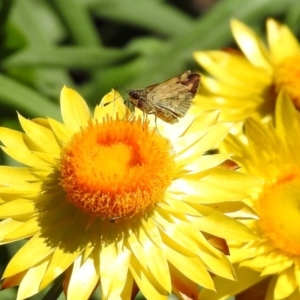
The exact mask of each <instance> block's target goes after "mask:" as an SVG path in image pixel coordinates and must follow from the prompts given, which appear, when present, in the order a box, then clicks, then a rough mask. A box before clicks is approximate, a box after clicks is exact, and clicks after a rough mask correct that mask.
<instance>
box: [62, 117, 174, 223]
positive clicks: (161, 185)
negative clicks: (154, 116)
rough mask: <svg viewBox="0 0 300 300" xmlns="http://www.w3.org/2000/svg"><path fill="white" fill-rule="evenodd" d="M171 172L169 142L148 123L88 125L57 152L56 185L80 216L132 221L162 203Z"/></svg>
mask: <svg viewBox="0 0 300 300" xmlns="http://www.w3.org/2000/svg"><path fill="white" fill-rule="evenodd" d="M173 168H174V156H173V153H172V147H171V145H170V142H169V140H167V139H166V138H164V137H162V136H161V135H160V134H158V133H157V131H156V130H155V129H150V128H149V123H148V122H143V121H142V120H141V119H140V118H139V119H138V120H136V119H133V120H128V119H123V120H120V119H117V120H113V119H111V118H107V119H105V120H103V122H102V123H101V124H89V126H88V127H87V128H86V129H84V130H82V131H80V132H78V133H76V134H75V135H74V136H73V137H72V140H71V141H70V142H69V143H68V144H67V145H65V147H64V148H63V149H62V154H61V161H60V170H61V185H62V187H63V188H64V190H65V191H66V194H67V199H68V200H69V201H70V202H72V203H74V204H75V205H76V206H77V207H78V208H80V209H81V210H82V211H84V212H85V213H88V214H90V215H92V216H94V217H99V218H103V219H110V220H114V219H119V218H132V217H133V216H136V215H143V214H145V213H146V212H147V211H148V210H149V209H151V207H153V206H154V205H155V203H158V202H162V201H163V199H164V193H165V190H166V189H167V187H168V186H169V185H170V183H171V180H172V174H173Z"/></svg>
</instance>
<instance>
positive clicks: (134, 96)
mask: <svg viewBox="0 0 300 300" xmlns="http://www.w3.org/2000/svg"><path fill="white" fill-rule="evenodd" d="M128 94H129V96H130V97H132V98H134V99H139V98H140V96H141V95H140V93H139V92H136V91H129V92H128Z"/></svg>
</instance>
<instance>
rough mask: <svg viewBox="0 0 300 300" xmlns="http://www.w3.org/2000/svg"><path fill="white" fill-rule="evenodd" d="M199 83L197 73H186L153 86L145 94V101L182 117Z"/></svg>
mask: <svg viewBox="0 0 300 300" xmlns="http://www.w3.org/2000/svg"><path fill="white" fill-rule="evenodd" d="M199 81H200V75H199V74H198V73H191V72H190V71H187V72H185V73H183V74H181V75H178V76H176V77H174V78H171V79H169V80H167V81H165V82H163V83H161V84H157V85H153V86H150V87H147V88H150V90H149V92H148V93H147V101H149V102H151V103H153V105H154V106H155V107H156V108H157V110H158V109H159V108H161V109H164V110H163V111H165V109H166V110H169V111H170V112H172V113H173V114H174V115H175V116H177V117H180V118H181V117H183V116H184V115H185V114H186V112H187V110H188V109H189V108H190V105H191V102H192V99H193V98H194V96H195V94H196V92H197V89H198V86H199Z"/></svg>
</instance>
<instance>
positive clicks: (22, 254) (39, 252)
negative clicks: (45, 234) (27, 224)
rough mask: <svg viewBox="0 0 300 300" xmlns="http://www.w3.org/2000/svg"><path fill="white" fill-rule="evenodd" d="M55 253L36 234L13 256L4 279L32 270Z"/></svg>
mask: <svg viewBox="0 0 300 300" xmlns="http://www.w3.org/2000/svg"><path fill="white" fill-rule="evenodd" d="M53 251H54V249H51V248H50V247H49V246H48V245H47V243H46V242H45V240H44V239H42V238H41V237H40V236H39V234H36V235H35V236H33V237H32V238H31V239H30V240H29V241H28V242H27V243H26V244H25V245H24V246H23V247H22V248H21V249H20V250H19V251H18V252H17V253H16V254H15V255H14V256H13V258H12V259H11V260H10V262H9V263H8V266H7V268H6V269H5V272H4V275H3V277H9V276H12V275H15V274H17V273H20V272H21V271H24V270H27V269H29V268H31V267H32V266H34V265H36V264H38V263H40V262H41V261H42V260H43V259H44V258H46V257H47V256H48V255H50V254H51V253H52V252H53Z"/></svg>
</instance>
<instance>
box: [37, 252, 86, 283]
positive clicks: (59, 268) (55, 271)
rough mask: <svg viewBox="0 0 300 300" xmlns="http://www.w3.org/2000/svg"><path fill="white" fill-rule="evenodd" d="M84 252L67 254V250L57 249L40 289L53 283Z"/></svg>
mask: <svg viewBox="0 0 300 300" xmlns="http://www.w3.org/2000/svg"><path fill="white" fill-rule="evenodd" d="M82 251H83V249H81V250H75V251H73V252H71V251H70V252H66V251H65V249H61V248H57V249H55V251H54V253H53V255H52V257H51V260H50V264H49V266H48V268H47V272H46V273H45V276H44V278H43V280H42V282H41V285H40V288H41V289H43V288H45V287H46V286H47V285H48V284H49V283H51V282H52V281H53V280H54V279H55V278H57V277H58V276H59V275H60V274H61V273H63V272H64V271H65V270H66V269H67V268H68V267H69V266H70V265H71V264H72V263H73V262H74V261H75V259H76V258H77V257H78V256H79V255H80V253H81V252H82Z"/></svg>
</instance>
